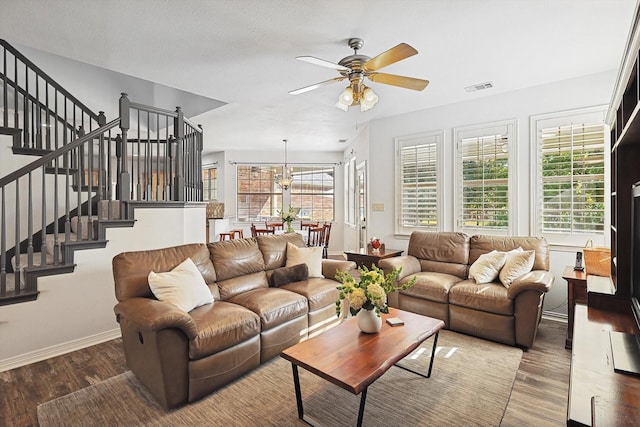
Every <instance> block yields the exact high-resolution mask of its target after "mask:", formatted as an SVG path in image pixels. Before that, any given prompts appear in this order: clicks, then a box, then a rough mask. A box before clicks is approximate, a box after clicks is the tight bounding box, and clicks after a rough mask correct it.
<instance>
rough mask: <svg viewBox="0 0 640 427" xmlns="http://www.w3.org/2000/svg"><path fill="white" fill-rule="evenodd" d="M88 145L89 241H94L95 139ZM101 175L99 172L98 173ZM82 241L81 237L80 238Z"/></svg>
mask: <svg viewBox="0 0 640 427" xmlns="http://www.w3.org/2000/svg"><path fill="white" fill-rule="evenodd" d="M87 144H88V151H89V152H88V154H87V160H88V165H87V167H88V169H89V182H88V184H87V239H88V240H93V239H94V236H93V227H92V226H91V222H92V218H93V184H94V183H93V139H91V140H89V141H87ZM98 173H99V172H98ZM79 239H81V237H79Z"/></svg>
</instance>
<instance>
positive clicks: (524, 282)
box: [507, 270, 555, 299]
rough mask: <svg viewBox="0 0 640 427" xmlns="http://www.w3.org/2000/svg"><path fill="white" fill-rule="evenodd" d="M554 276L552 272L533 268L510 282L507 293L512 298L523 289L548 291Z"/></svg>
mask: <svg viewBox="0 0 640 427" xmlns="http://www.w3.org/2000/svg"><path fill="white" fill-rule="evenodd" d="M554 279H555V277H554V276H553V274H552V273H550V272H549V271H545V270H534V271H531V272H529V273H527V274H523V275H522V276H520V277H518V278H517V279H516V280H514V281H513V283H511V286H509V290H508V292H507V295H508V296H509V298H511V299H514V298H515V297H517V296H518V294H520V293H522V292H524V291H538V292H540V293H544V292H548V291H549V289H551V284H552V283H553V281H554Z"/></svg>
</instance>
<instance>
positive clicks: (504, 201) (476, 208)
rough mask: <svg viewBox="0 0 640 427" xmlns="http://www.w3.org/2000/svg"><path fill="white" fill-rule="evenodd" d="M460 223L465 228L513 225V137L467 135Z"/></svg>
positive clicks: (462, 159)
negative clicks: (511, 219)
mask: <svg viewBox="0 0 640 427" xmlns="http://www.w3.org/2000/svg"><path fill="white" fill-rule="evenodd" d="M460 155H461V164H462V168H461V172H462V174H461V177H460V178H461V182H462V188H463V190H462V192H461V193H460V197H461V201H460V207H461V209H460V218H459V220H460V224H461V225H462V227H464V228H481V229H487V230H505V231H506V230H507V229H508V227H509V137H508V136H507V135H491V136H480V137H474V138H464V139H462V141H461V149H460Z"/></svg>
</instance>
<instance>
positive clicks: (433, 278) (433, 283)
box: [399, 272, 460, 303]
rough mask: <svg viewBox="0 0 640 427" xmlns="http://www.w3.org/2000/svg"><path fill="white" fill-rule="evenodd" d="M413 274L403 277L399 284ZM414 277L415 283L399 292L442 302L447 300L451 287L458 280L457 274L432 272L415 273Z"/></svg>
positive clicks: (409, 278)
mask: <svg viewBox="0 0 640 427" xmlns="http://www.w3.org/2000/svg"><path fill="white" fill-rule="evenodd" d="M413 276H414V275H411V276H410V277H405V278H404V279H402V280H401V281H400V283H399V284H400V285H403V284H404V283H406V282H408V281H409V280H411V278H412V277H413ZM415 277H416V283H415V284H414V285H413V286H411V287H410V288H408V289H405V290H401V291H400V293H401V294H404V295H409V296H412V297H415V298H422V299H426V300H430V301H437V302H444V303H446V302H448V301H449V290H450V289H451V287H452V286H453V285H455V284H456V283H458V282H459V281H460V278H459V277H457V276H453V275H451V274H444V273H433V272H421V273H417V274H415Z"/></svg>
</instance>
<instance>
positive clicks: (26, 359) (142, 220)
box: [0, 206, 205, 371]
mask: <svg viewBox="0 0 640 427" xmlns="http://www.w3.org/2000/svg"><path fill="white" fill-rule="evenodd" d="M135 218H136V223H135V225H134V227H132V228H112V229H108V230H107V240H108V241H109V242H108V243H107V247H106V248H104V249H91V250H85V251H77V252H76V253H75V263H76V265H77V266H76V269H75V271H74V272H73V273H70V274H62V275H57V276H49V277H42V278H40V279H38V290H39V291H40V295H39V296H38V299H37V300H36V301H33V302H27V303H21V304H14V305H8V306H3V307H0V343H2V345H0V371H4V370H7V369H12V368H14V367H17V366H22V365H25V364H28V363H32V362H35V361H38V360H43V359H47V358H49V357H53V356H56V355H59V354H63V353H66V352H69V351H73V350H76V349H78V348H83V347H87V346H89V345H93V344H96V343H99V342H102V341H106V340H109V339H113V338H116V337H118V336H120V329H119V326H118V324H117V322H116V320H115V315H114V313H113V307H114V305H115V304H116V299H115V293H114V286H113V274H112V269H111V260H112V259H113V257H114V256H115V255H117V254H118V253H120V252H124V251H135V250H146V249H155V248H162V247H167V246H173V245H179V244H184V243H194V242H200V243H202V242H204V238H205V207H204V206H194V207H190V208H187V209H171V208H162V209H156V208H153V209H142V208H141V209H136V211H135ZM167 224H171V226H167Z"/></svg>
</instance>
